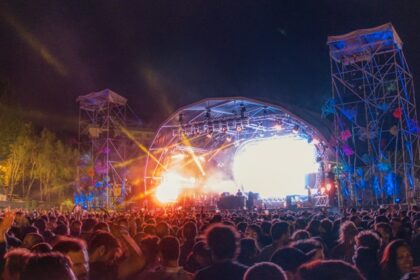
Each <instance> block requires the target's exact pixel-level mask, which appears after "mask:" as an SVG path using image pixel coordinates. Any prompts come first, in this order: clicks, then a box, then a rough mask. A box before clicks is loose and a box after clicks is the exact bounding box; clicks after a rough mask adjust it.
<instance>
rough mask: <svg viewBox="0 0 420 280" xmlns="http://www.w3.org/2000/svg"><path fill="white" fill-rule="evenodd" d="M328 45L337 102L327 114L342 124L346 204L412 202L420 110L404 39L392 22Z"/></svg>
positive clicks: (338, 139) (339, 154)
mask: <svg viewBox="0 0 420 280" xmlns="http://www.w3.org/2000/svg"><path fill="white" fill-rule="evenodd" d="M328 45H329V49H330V61H331V78H332V99H331V100H329V101H328V105H327V107H326V108H324V109H325V111H326V112H327V113H331V114H332V115H333V118H334V136H335V146H336V160H337V163H338V165H337V169H336V174H337V175H338V179H339V182H340V187H341V194H342V197H341V198H342V199H344V200H345V201H346V202H348V203H351V204H353V205H368V204H380V203H393V202H398V201H399V200H401V202H403V201H405V202H407V203H412V202H413V199H414V193H415V192H414V190H415V181H416V180H415V178H416V175H418V172H417V171H418V170H419V169H418V168H419V166H418V163H419V145H418V141H419V137H418V126H417V112H416V106H415V104H416V102H415V93H414V86H413V77H412V74H411V73H410V70H409V68H408V65H407V62H406V60H405V57H404V54H403V51H402V42H401V40H400V38H399V36H398V34H397V33H396V31H395V29H394V28H393V26H392V25H391V24H385V25H382V26H379V27H375V28H371V29H363V30H356V31H354V32H351V33H348V34H345V35H341V36H331V37H329V38H328ZM346 202H345V203H346ZM345 203H344V204H345Z"/></svg>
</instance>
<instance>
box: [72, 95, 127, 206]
mask: <svg viewBox="0 0 420 280" xmlns="http://www.w3.org/2000/svg"><path fill="white" fill-rule="evenodd" d="M77 102H78V104H79V152H80V161H79V166H78V172H77V174H78V180H77V188H76V193H75V202H76V204H80V205H83V206H84V207H88V208H91V207H93V208H102V207H106V208H109V207H115V206H117V205H120V204H121V203H123V201H124V196H125V183H126V170H125V168H124V162H125V161H126V142H127V137H126V136H125V135H124V133H123V132H122V131H123V129H122V128H124V127H125V125H126V111H127V99H126V98H124V97H122V96H120V95H118V94H117V93H115V92H113V91H112V90H109V89H105V90H102V91H98V92H92V93H89V94H87V95H83V96H79V97H78V98H77Z"/></svg>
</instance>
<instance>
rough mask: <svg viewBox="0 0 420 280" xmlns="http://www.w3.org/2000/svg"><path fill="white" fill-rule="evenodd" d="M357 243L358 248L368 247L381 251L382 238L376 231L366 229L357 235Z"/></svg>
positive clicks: (377, 251)
mask: <svg viewBox="0 0 420 280" xmlns="http://www.w3.org/2000/svg"><path fill="white" fill-rule="evenodd" d="M355 244H356V248H358V247H366V248H369V249H371V250H372V251H374V252H376V253H379V250H380V249H381V247H382V240H381V238H380V236H379V235H378V234H377V233H376V232H374V231H372V230H364V231H361V232H359V233H358V234H357V235H356V237H355Z"/></svg>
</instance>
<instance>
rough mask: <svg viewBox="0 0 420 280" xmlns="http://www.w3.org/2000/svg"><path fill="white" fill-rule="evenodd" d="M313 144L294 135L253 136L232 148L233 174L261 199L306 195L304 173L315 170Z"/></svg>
mask: <svg viewBox="0 0 420 280" xmlns="http://www.w3.org/2000/svg"><path fill="white" fill-rule="evenodd" d="M315 151H316V150H315V146H314V145H313V144H308V143H307V141H306V140H305V139H300V138H298V137H272V138H266V139H254V140H251V141H249V142H246V143H244V144H243V145H242V146H241V147H239V148H238V150H237V151H236V154H235V157H234V161H233V176H234V178H235V181H236V183H237V185H238V186H243V187H244V189H245V191H252V192H257V193H259V194H260V196H261V197H262V198H270V197H285V196H286V195H292V194H301V195H305V194H307V190H306V189H305V175H306V174H308V173H314V172H317V171H318V164H317V163H316V161H315V157H316V156H315Z"/></svg>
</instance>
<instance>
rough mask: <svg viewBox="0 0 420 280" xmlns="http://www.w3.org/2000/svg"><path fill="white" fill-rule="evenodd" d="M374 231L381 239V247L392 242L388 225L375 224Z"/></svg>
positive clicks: (383, 223)
mask: <svg viewBox="0 0 420 280" xmlns="http://www.w3.org/2000/svg"><path fill="white" fill-rule="evenodd" d="M375 231H376V232H377V233H379V235H380V236H381V239H382V246H383V247H385V246H387V245H388V244H389V242H391V241H392V239H393V236H392V228H391V226H390V225H389V223H385V222H380V223H376V224H375Z"/></svg>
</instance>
